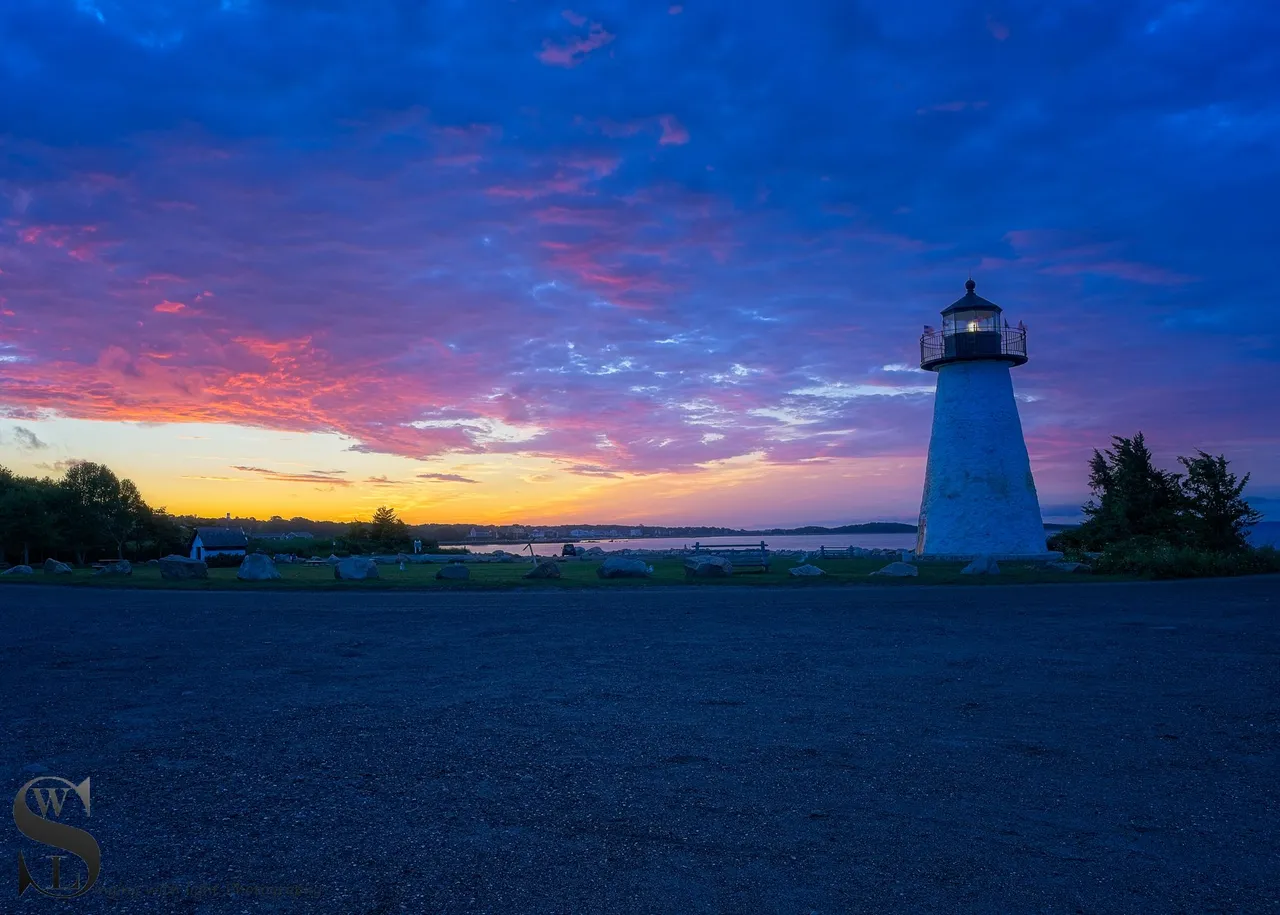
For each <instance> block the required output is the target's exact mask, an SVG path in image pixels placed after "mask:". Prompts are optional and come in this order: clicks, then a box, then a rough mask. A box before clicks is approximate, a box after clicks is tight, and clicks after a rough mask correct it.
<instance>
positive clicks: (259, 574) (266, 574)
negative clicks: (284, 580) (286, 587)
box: [236, 553, 280, 581]
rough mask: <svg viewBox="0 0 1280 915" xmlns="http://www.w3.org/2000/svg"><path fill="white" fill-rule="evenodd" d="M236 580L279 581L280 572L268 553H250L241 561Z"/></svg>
mask: <svg viewBox="0 0 1280 915" xmlns="http://www.w3.org/2000/svg"><path fill="white" fill-rule="evenodd" d="M236 578H238V579H240V580H241V581H279V580H280V570H279V569H277V568H276V564H275V563H274V562H272V561H271V557H270V556H268V555H267V554H266V553H250V554H249V555H248V556H246V557H245V558H244V559H243V560H242V561H241V563H240V569H239V570H238V571H237V572H236Z"/></svg>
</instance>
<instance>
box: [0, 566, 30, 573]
mask: <svg viewBox="0 0 1280 915" xmlns="http://www.w3.org/2000/svg"><path fill="white" fill-rule="evenodd" d="M33 574H35V573H34V572H33V571H32V569H31V566H10V567H9V568H7V569H5V570H4V571H3V572H0V575H33Z"/></svg>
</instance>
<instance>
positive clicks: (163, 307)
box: [152, 299, 187, 315]
mask: <svg viewBox="0 0 1280 915" xmlns="http://www.w3.org/2000/svg"><path fill="white" fill-rule="evenodd" d="M186 307H187V306H186V305H184V304H183V303H182V302H170V301H168V300H167V299H166V300H165V301H163V302H161V303H160V304H159V305H157V306H156V307H155V308H153V309H152V311H158V312H160V313H161V314H166V315H176V314H177V313H178V312H180V311H183V310H184V309H185V308H186Z"/></svg>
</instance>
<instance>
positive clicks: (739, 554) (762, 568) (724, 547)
mask: <svg viewBox="0 0 1280 915" xmlns="http://www.w3.org/2000/svg"><path fill="white" fill-rule="evenodd" d="M693 555H695V556H699V555H701V556H719V557H721V558H722V559H727V560H729V561H730V562H731V563H733V571H735V572H738V571H743V572H746V571H754V572H768V571H769V547H768V544H766V543H765V542H764V541H763V540H761V541H760V542H759V543H720V544H708V545H707V546H703V545H702V544H701V543H695V544H694V545H693Z"/></svg>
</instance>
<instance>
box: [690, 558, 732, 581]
mask: <svg viewBox="0 0 1280 915" xmlns="http://www.w3.org/2000/svg"><path fill="white" fill-rule="evenodd" d="M732 574H733V563H732V562H730V561H729V560H728V559H725V558H724V557H723V556H691V557H689V558H688V559H686V560H685V561H684V577H685V578H727V577H728V576H730V575H732Z"/></svg>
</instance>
